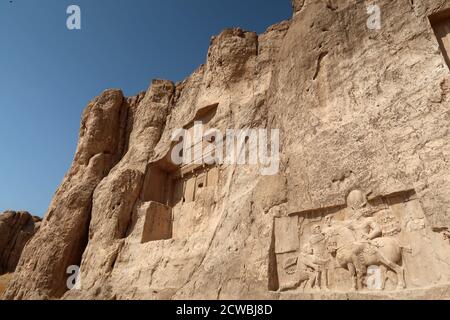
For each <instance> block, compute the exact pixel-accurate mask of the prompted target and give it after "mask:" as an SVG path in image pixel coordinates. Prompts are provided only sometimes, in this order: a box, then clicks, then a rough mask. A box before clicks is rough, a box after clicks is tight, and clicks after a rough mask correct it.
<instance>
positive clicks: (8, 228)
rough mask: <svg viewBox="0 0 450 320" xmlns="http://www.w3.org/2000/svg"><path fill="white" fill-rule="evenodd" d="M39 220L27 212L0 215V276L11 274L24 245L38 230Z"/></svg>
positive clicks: (10, 212) (9, 212)
mask: <svg viewBox="0 0 450 320" xmlns="http://www.w3.org/2000/svg"><path fill="white" fill-rule="evenodd" d="M40 224H41V219H40V218H39V217H34V216H32V215H31V214H29V213H28V212H14V211H7V212H4V213H3V214H0V275H2V274H5V273H12V272H14V271H15V270H16V266H17V263H18V262H19V258H20V256H21V254H22V250H23V248H24V247H25V244H26V243H27V242H28V241H29V240H30V239H31V238H32V237H33V236H34V234H35V233H36V232H37V231H38V230H39V226H40Z"/></svg>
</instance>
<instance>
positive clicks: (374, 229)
mask: <svg viewBox="0 0 450 320" xmlns="http://www.w3.org/2000/svg"><path fill="white" fill-rule="evenodd" d="M369 223H370V224H369V226H370V230H371V231H370V232H369V234H368V235H367V238H368V239H369V240H373V239H375V238H379V237H381V236H382V235H383V230H382V229H381V226H380V225H379V224H378V223H377V222H376V221H375V220H373V219H370V222H369Z"/></svg>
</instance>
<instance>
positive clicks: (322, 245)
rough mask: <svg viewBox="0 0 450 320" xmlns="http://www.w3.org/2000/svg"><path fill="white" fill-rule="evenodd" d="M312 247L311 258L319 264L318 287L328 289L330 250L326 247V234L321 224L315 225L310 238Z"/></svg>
mask: <svg viewBox="0 0 450 320" xmlns="http://www.w3.org/2000/svg"><path fill="white" fill-rule="evenodd" d="M309 246H310V248H311V250H310V252H311V256H312V257H311V258H312V260H313V261H314V263H315V264H316V265H317V266H318V268H317V270H316V282H315V288H316V289H325V290H328V263H329V262H330V258H329V252H328V251H327V248H326V242H325V234H324V233H323V232H322V227H321V226H320V225H314V226H313V227H312V230H311V238H310V239H309Z"/></svg>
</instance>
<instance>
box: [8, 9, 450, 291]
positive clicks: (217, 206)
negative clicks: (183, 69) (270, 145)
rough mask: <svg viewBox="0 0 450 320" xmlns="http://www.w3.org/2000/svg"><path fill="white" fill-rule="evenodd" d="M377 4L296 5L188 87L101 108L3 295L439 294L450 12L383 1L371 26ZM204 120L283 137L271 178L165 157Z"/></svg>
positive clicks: (242, 168)
mask: <svg viewBox="0 0 450 320" xmlns="http://www.w3.org/2000/svg"><path fill="white" fill-rule="evenodd" d="M369 4H372V3H371V2H367V3H366V2H365V1H358V2H355V1H346V0H330V1H323V0H304V1H293V7H294V12H295V13H296V14H295V15H294V17H293V19H292V20H291V21H286V22H283V23H280V24H278V25H275V26H272V27H270V28H269V29H268V30H267V31H266V32H265V33H264V34H262V35H256V34H255V33H252V32H247V31H244V30H241V29H229V30H226V31H224V32H223V33H221V34H220V35H219V36H217V37H214V38H213V39H212V41H211V46H210V49H209V51H208V59H207V61H206V64H205V65H202V66H200V67H199V68H198V69H197V70H196V71H195V72H194V73H193V74H192V75H191V76H190V77H188V78H187V79H186V80H184V81H183V82H181V83H178V84H176V85H174V84H173V83H171V82H170V81H162V80H157V81H154V82H153V83H152V85H151V86H150V88H149V90H148V91H147V92H146V93H145V95H139V96H138V97H135V98H132V99H127V100H125V99H124V98H123V97H122V96H121V94H119V93H117V92H116V91H112V92H111V91H109V92H106V93H105V94H104V95H103V96H102V97H101V98H99V99H97V100H94V102H93V103H91V105H90V106H89V107H88V109H87V110H86V112H85V114H84V117H83V124H82V128H81V131H82V134H81V137H80V144H79V148H78V151H77V156H76V157H75V161H74V164H73V167H72V169H71V171H70V172H69V174H68V176H67V177H66V180H65V182H64V183H63V185H62V186H61V187H60V189H59V191H58V193H57V194H56V196H55V199H54V200H53V203H52V206H51V208H50V210H49V212H48V214H47V216H46V218H45V220H44V222H43V227H42V228H41V230H40V232H39V233H38V234H37V236H36V237H35V238H34V239H33V241H31V242H30V244H29V245H28V246H27V247H26V249H25V252H24V254H23V256H22V258H21V262H20V264H19V265H20V267H19V269H18V273H17V275H16V276H15V277H14V279H13V280H12V283H11V285H10V287H9V288H8V291H7V292H6V295H5V297H6V298H7V299H30V298H61V297H63V298H65V299H248V298H252V299H405V298H406V299H420V298H429V299H433V298H447V297H448V292H450V291H449V288H450V285H449V284H450V267H449V266H450V243H449V241H448V238H449V234H448V230H449V228H450V212H449V208H450V184H449V181H450V167H449V166H448V161H449V157H450V137H449V130H448V128H449V123H450V113H449V103H450V94H449V92H448V90H449V88H450V85H449V81H448V78H449V76H450V73H449V69H448V66H447V65H446V58H445V57H446V55H448V52H450V48H446V43H447V41H446V40H447V38H446V37H445V35H443V34H442V30H443V29H442V24H445V23H448V24H450V14H449V15H447V14H446V13H445V11H444V9H445V8H446V7H449V5H447V4H445V1H441V0H427V1H421V2H420V3H418V2H414V4H411V3H410V2H407V1H390V0H382V1H378V5H379V8H380V10H381V11H380V12H381V13H382V15H381V17H382V23H381V26H382V27H381V29H379V30H375V29H369V28H368V24H367V21H368V19H369V15H368V13H367V12H368V10H367V9H368V8H367V6H368V5H369ZM439 12H444V14H438V18H436V19H437V20H435V19H434V18H432V19H431V22H432V23H430V20H429V17H430V16H433V17H436V16H434V14H436V13H439ZM447 18H449V19H447ZM442 19H443V20H442ZM446 19H447V20H446ZM436 21H439V22H436ZM446 21H447V22H446ZM436 23H438V25H436ZM433 27H434V28H435V29H436V28H437V29H436V30H437V31H436V33H435V32H434V30H433ZM436 36H437V37H438V38H439V39H440V40H438V38H437V37H436ZM125 110H127V111H125ZM198 120H202V121H203V124H204V126H205V127H207V128H217V129H218V130H219V131H220V132H224V131H225V130H226V129H230V128H263V129H279V130H280V132H281V150H280V152H281V164H280V170H279V172H278V174H276V175H273V176H263V175H261V171H260V169H261V165H234V164H223V165H196V164H195V163H188V164H183V165H181V166H178V165H175V164H174V163H173V162H171V161H170V157H169V155H170V152H171V150H172V148H173V144H172V142H171V140H170V138H171V136H172V134H173V132H174V130H175V129H179V128H185V129H186V130H188V131H189V130H192V128H193V124H194V122H195V121H198ZM202 143H204V141H202ZM90 163H91V164H90ZM90 168H91V169H90ZM95 168H96V169H95ZM355 199H356V200H355ZM342 248H345V250H344V251H343V250H342ZM424 261H426V263H425V264H424ZM70 265H80V266H81V272H80V277H79V279H80V282H79V285H80V286H79V287H78V288H74V289H72V290H68V288H67V286H66V280H67V277H68V275H67V274H66V271H67V267H68V266H70ZM374 277H375V278H374ZM377 277H378V278H377ZM378 280H380V282H378ZM379 283H381V285H380V286H378V284H379ZM353 290H355V291H353ZM449 298H450V297H449Z"/></svg>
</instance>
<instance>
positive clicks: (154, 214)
mask: <svg viewBox="0 0 450 320" xmlns="http://www.w3.org/2000/svg"><path fill="white" fill-rule="evenodd" d="M217 106H218V105H217V104H215V105H212V106H208V107H206V108H203V109H200V110H199V111H198V112H197V114H196V115H195V117H194V120H192V121H191V122H190V123H189V124H188V125H186V126H185V127H184V129H185V130H187V131H188V132H189V131H190V130H193V128H194V122H196V121H202V123H203V125H204V126H205V127H206V128H208V124H209V122H210V121H211V120H212V119H213V118H214V117H215V114H216V111H217ZM191 134H192V135H193V132H192V133H191ZM208 143H209V142H208V141H202V144H204V145H205V144H208ZM173 147H174V146H172V147H171V148H170V150H169V152H168V153H167V154H166V156H165V157H164V158H162V159H160V160H158V161H156V162H154V163H150V164H149V165H148V166H147V172H146V176H145V179H144V184H143V188H142V193H141V201H142V202H144V203H146V204H147V203H149V204H150V205H148V208H147V211H146V212H145V215H146V217H145V221H146V222H145V227H144V234H143V236H142V242H143V243H144V242H148V241H156V240H166V239H170V238H171V237H172V236H173V233H174V232H176V230H174V229H175V228H174V227H173V222H174V219H175V217H173V216H172V215H173V210H172V209H173V208H175V207H178V206H183V205H187V204H190V203H195V202H196V200H197V199H198V196H199V195H200V194H201V193H202V192H203V191H204V190H206V189H207V188H211V187H216V186H217V185H218V183H219V176H220V170H219V168H218V167H217V166H215V165H205V164H202V163H197V162H196V161H195V160H196V159H195V158H192V160H193V161H192V162H191V163H187V164H182V165H176V164H174V162H173V161H172V159H171V156H172V149H173ZM193 148H195V146H194V147H193ZM192 151H193V150H183V152H192ZM169 236H170V237H169Z"/></svg>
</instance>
